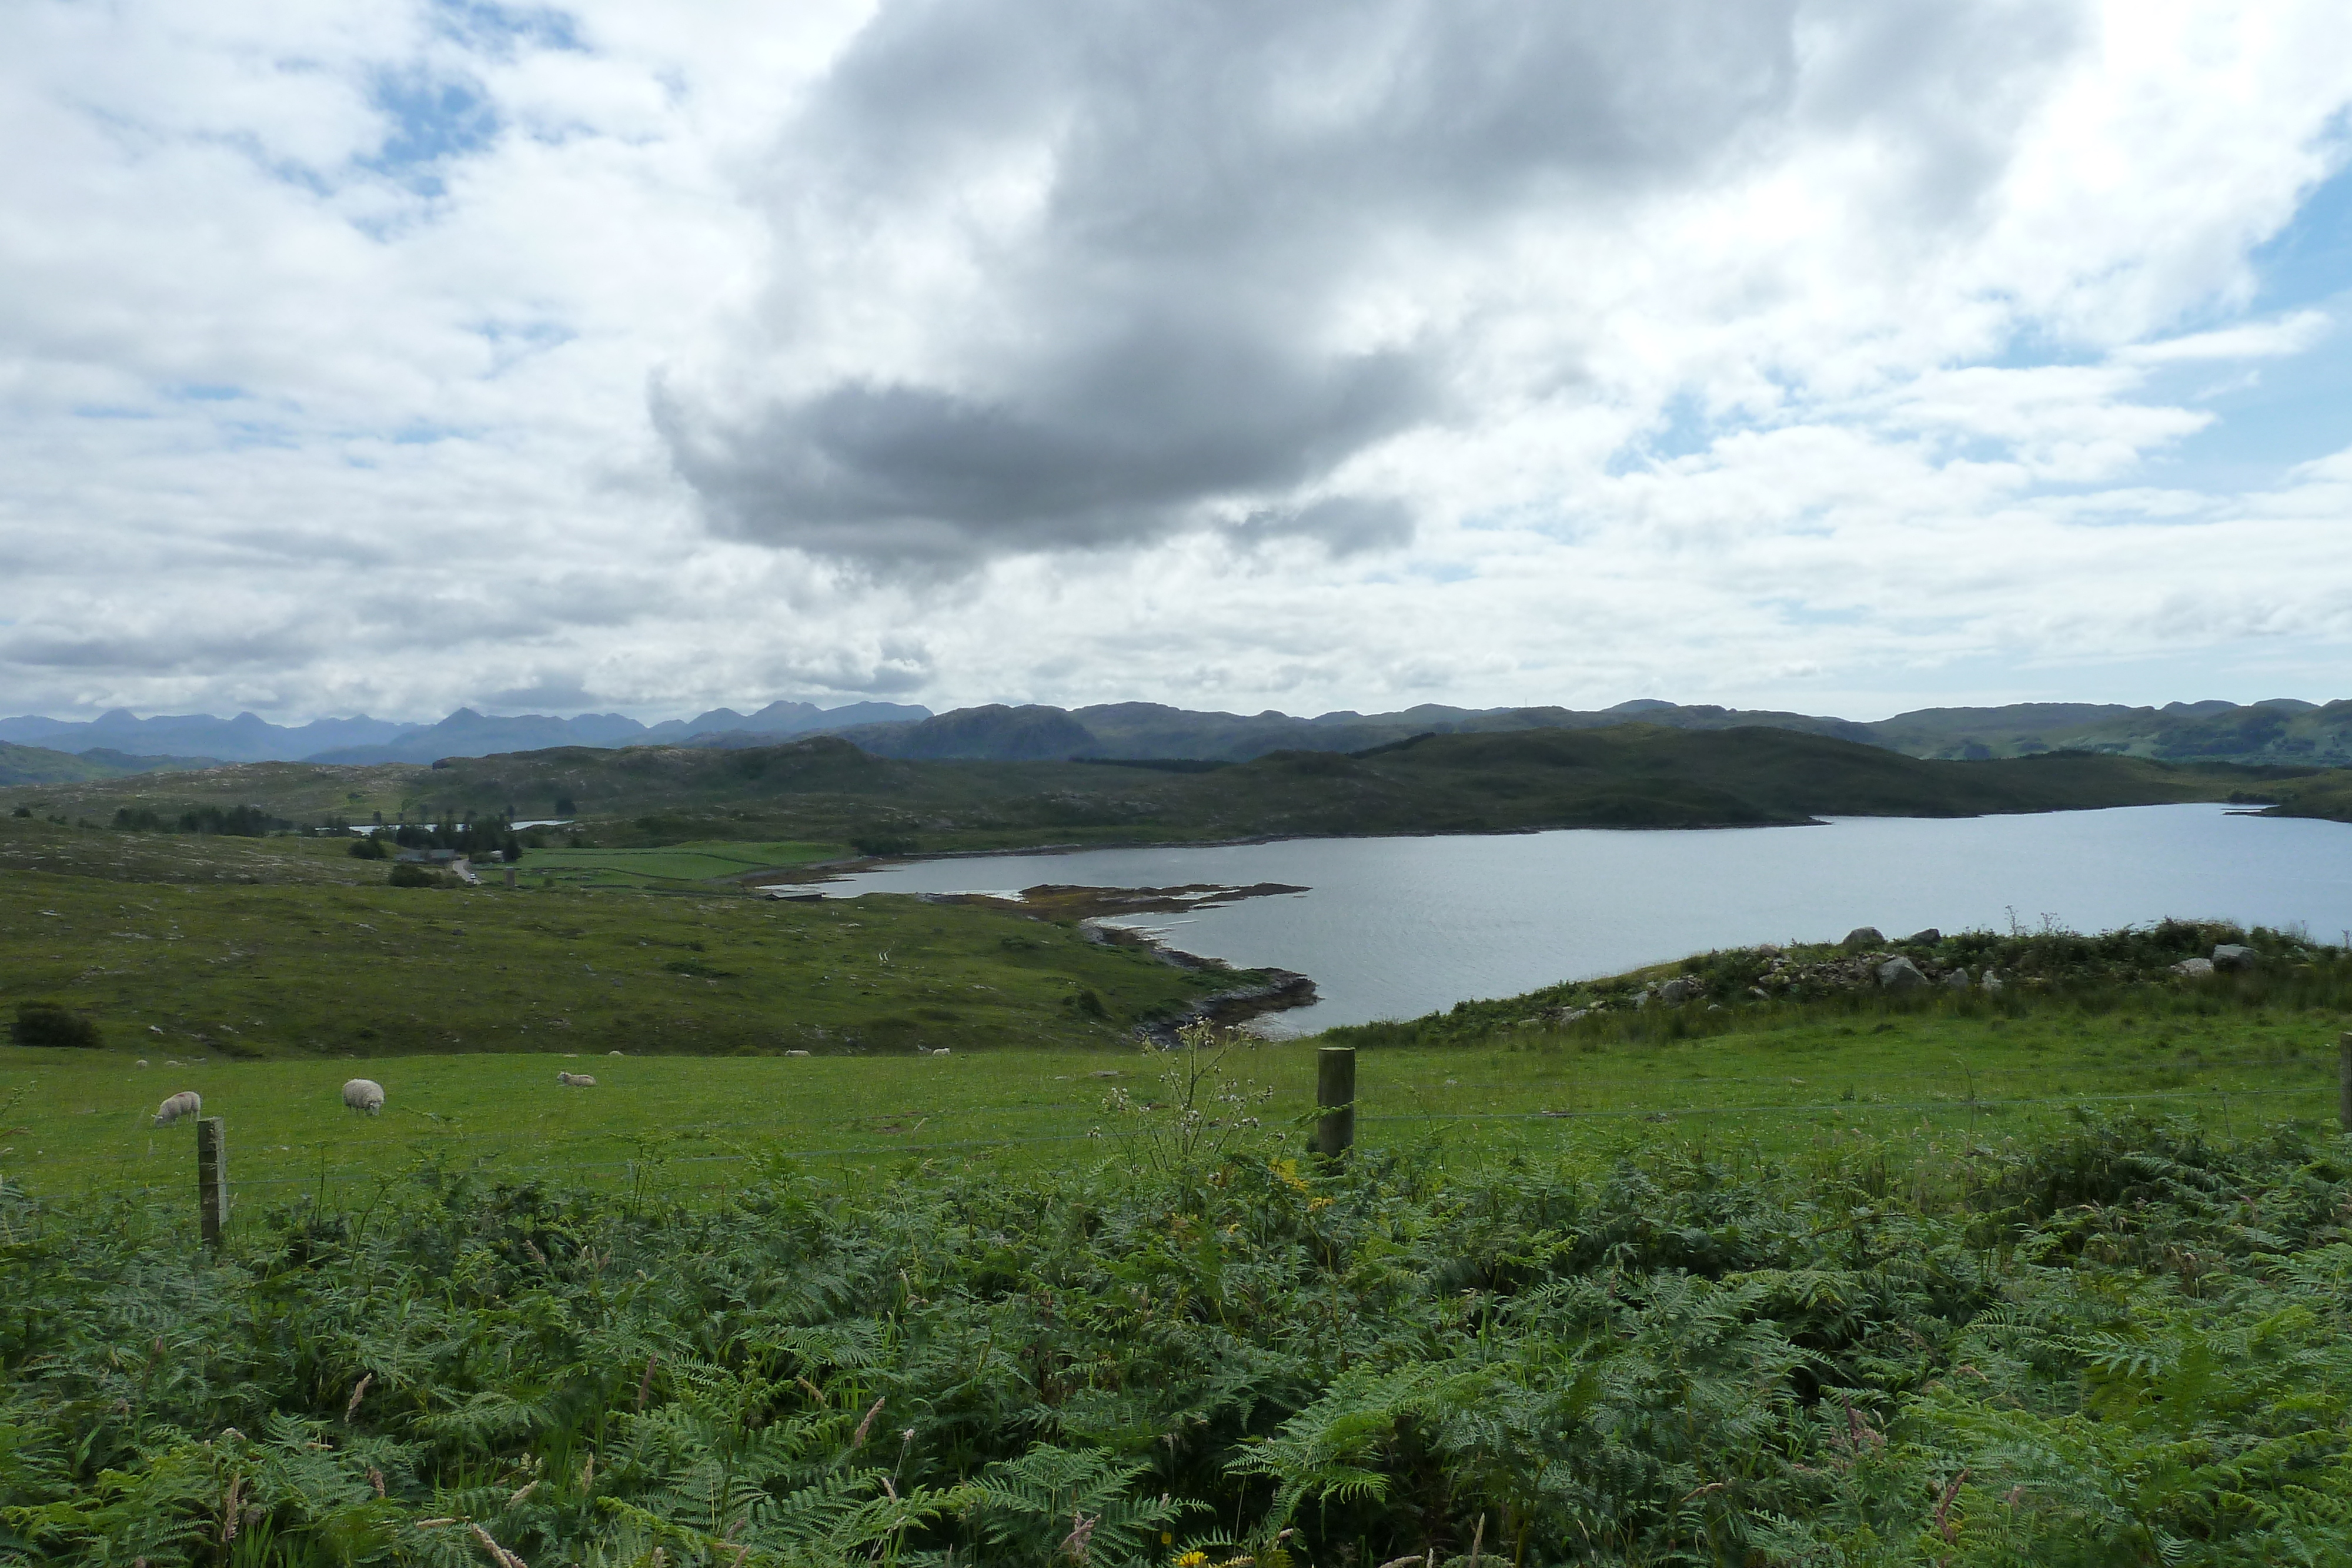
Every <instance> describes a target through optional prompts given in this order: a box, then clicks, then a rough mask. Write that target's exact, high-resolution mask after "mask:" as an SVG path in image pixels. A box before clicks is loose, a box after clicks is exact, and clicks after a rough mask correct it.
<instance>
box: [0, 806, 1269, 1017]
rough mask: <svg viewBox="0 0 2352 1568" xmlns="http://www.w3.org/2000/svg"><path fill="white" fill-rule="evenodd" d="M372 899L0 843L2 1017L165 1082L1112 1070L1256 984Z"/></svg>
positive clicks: (915, 929)
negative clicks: (996, 1060) (99, 1045)
mask: <svg viewBox="0 0 2352 1568" xmlns="http://www.w3.org/2000/svg"><path fill="white" fill-rule="evenodd" d="M384 875H385V871H384V867H383V863H382V862H366V861H359V860H354V859H352V858H351V857H350V856H349V855H348V854H346V853H345V852H343V848H342V842H341V841H336V840H306V839H299V838H272V839H229V838H216V837H206V838H198V837H195V836H193V835H179V834H173V835H156V834H131V833H117V832H112V831H105V830H98V829H78V828H71V827H60V826H58V825H56V824H51V823H46V822H41V821H24V820H20V819H5V818H0V1013H5V1014H13V1013H14V1010H15V1009H16V1007H17V1006H18V1005H19V1004H22V1003H26V1002H33V1001H46V1002H54V1003H58V1004H61V1005H63V1006H65V1007H67V1008H68V1009H72V1010H74V1011H76V1012H79V1013H81V1014H83V1015H85V1016H87V1017H89V1019H93V1020H94V1021H95V1022H96V1023H97V1025H98V1027H99V1028H100V1031H101V1033H102V1035H103V1038H104V1039H105V1040H106V1041H107V1042H108V1043H109V1044H110V1046H111V1047H112V1048H113V1049H114V1050H115V1051H117V1052H118V1053H120V1052H125V1051H127V1052H128V1053H129V1054H130V1055H131V1056H143V1057H147V1058H149V1059H151V1060H152V1061H157V1062H159V1063H160V1062H161V1061H162V1060H163V1058H165V1057H174V1058H179V1059H182V1060H187V1059H191V1058H194V1057H205V1058H208V1059H210V1061H212V1062H215V1063H217V1062H221V1061H227V1060H237V1061H260V1060H269V1059H277V1058H285V1057H325V1058H331V1059H333V1060H335V1061H358V1060H362V1059H365V1060H368V1061H378V1060H381V1059H383V1058H384V1057H387V1056H404V1055H413V1054H417V1053H425V1052H436V1051H448V1052H456V1051H467V1052H471V1051H521V1052H530V1053H541V1054H543V1053H557V1052H563V1051H578V1052H583V1053H590V1054H596V1055H602V1054H603V1053H604V1052H605V1051H613V1050H621V1051H627V1052H629V1053H630V1054H631V1055H633V1056H634V1055H641V1054H652V1053H665V1052H666V1053H688V1054H695V1055H702V1056H714V1055H730V1054H738V1053H761V1054H774V1053H778V1052H781V1051H787V1050H804V1051H814V1052H818V1053H821V1054H822V1053H833V1052H845V1051H850V1052H854V1051H897V1052H901V1053H906V1054H911V1053H912V1051H913V1049H914V1048H915V1047H916V1046H918V1045H921V1046H925V1047H929V1048H934V1049H936V1048H952V1049H956V1050H972V1049H985V1048H993V1047H1004V1046H1029V1047H1038V1046H1049V1047H1057V1048H1078V1049H1097V1050H1101V1049H1112V1050H1116V1049H1120V1048H1122V1047H1123V1046H1124V1044H1125V1043H1126V1042H1127V1041H1129V1040H1130V1039H1131V1038H1132V1030H1134V1028H1135V1026H1136V1025H1137V1024H1139V1023H1140V1022H1145V1021H1149V1020H1151V1019H1162V1018H1166V1017H1168V1016H1171V1014H1174V1013H1177V1012H1179V1011H1181V1010H1182V1009H1185V1008H1186V1007H1188V1006H1190V1005H1192V1003H1193V1002H1194V1001H1195V1000H1197V999H1198V998H1201V997H1202V996H1205V995H1208V994H1210V993H1213V992H1215V991H1219V990H1223V989H1230V988H1233V987H1234V986H1236V985H1239V984H1244V983H1246V980H1245V977H1242V976H1239V975H1236V974H1232V973H1225V972H1221V971H1217V970H1213V969H1207V970H1190V969H1184V968H1180V967H1175V966H1173V965H1171V964H1168V963H1165V962H1162V961H1160V959H1159V958H1157V957H1156V956H1153V955H1151V954H1150V953H1147V952H1144V951H1141V950H1139V949H1138V948H1135V947H1132V946H1114V945H1109V944H1105V943H1099V942H1095V941H1090V940H1088V938H1087V934H1086V933H1085V932H1084V931H1083V930H1081V929H1079V928H1078V927H1077V926H1076V925H1071V924H1056V923H1054V922H1050V921H1040V920H1033V919H1029V918H1026V917H1024V916H1023V915H1018V914H1010V913H1005V912H1003V911H999V910H994V909H990V908H986V907H982V906H977V905H961V904H924V903H922V902H920V901H919V900H915V899H909V898H866V899H861V900H858V901H856V903H855V904H847V903H841V902H826V903H823V904H785V903H778V902H775V901H772V900H769V899H764V898H760V897H755V896H751V895H750V894H746V893H745V892H744V891H743V890H742V889H740V888H739V887H735V886H733V885H731V884H724V883H722V884H717V885H711V884H699V885H698V886H696V888H695V889H694V891H692V892H690V893H688V894H683V895H680V894H672V893H663V892H654V891H645V890H638V889H632V888H625V887H624V888H570V889H565V888H558V889H555V890H547V889H544V888H541V887H538V886H526V887H523V888H520V889H517V890H513V891H509V890H507V889H506V888H504V887H502V886H499V885H497V883H496V880H495V879H493V882H492V884H491V885H487V886H483V887H479V888H454V887H453V888H417V889H409V888H392V887H388V886H386V885H384V882H383V878H384ZM126 1060H127V1058H126Z"/></svg>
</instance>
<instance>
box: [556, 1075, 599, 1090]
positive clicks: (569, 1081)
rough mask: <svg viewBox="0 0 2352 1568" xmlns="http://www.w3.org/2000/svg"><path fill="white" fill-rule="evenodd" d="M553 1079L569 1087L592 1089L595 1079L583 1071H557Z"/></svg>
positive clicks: (594, 1085)
mask: <svg viewBox="0 0 2352 1568" xmlns="http://www.w3.org/2000/svg"><path fill="white" fill-rule="evenodd" d="M555 1081H556V1082H558V1083H561V1084H562V1085H564V1086H565V1087H566V1088H570V1089H593V1088H595V1087H596V1081H595V1080H594V1079H593V1078H591V1077H589V1076H588V1074H586V1073H584V1072H559V1073H557V1074H556V1075H555Z"/></svg>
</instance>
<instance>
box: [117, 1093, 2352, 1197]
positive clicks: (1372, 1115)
mask: <svg viewBox="0 0 2352 1568" xmlns="http://www.w3.org/2000/svg"><path fill="white" fill-rule="evenodd" d="M1942 1081H1946V1080H1945V1079H1944V1078H1943V1077H1941V1076H1940V1075H1937V1074H1925V1073H1915V1074H1882V1075H1876V1076H1874V1077H1872V1078H1867V1079H1855V1080H1849V1081H1846V1082H1849V1083H1850V1084H1851V1083H1862V1082H1877V1083H1891V1082H1942ZM1695 1082H1706V1083H1707V1084H1709V1085H1711V1086H1714V1085H1727V1086H1735V1087H1737V1086H1742V1084H1743V1082H1744V1086H1747V1087H1749V1088H1753V1087H1754V1086H1755V1081H1753V1080H1748V1081H1734V1080H1723V1079H1709V1080H1704V1081H1695ZM1451 1087H1452V1088H1453V1089H1454V1091H1455V1092H1469V1091H1472V1090H1480V1091H1483V1092H1493V1091H1498V1090H1510V1091H1514V1092H1524V1091H1525V1090H1526V1088H1527V1087H1528V1086H1527V1085H1524V1084H1518V1085H1502V1084H1498V1085H1492V1086H1463V1085H1454V1086H1451ZM1393 1093H1394V1092H1393V1091H1391V1093H1390V1094H1388V1095H1383V1096H1379V1097H1373V1098H1370V1099H1368V1100H1367V1102H1366V1103H1364V1104H1362V1105H1361V1106H1360V1108H1359V1111H1358V1114H1357V1116H1356V1124H1357V1126H1358V1127H1359V1128H1360V1129H1363V1130H1366V1131H1370V1132H1373V1133H1375V1134H1377V1133H1378V1132H1379V1131H1380V1130H1381V1129H1389V1130H1393V1131H1397V1132H1404V1131H1407V1130H1409V1129H1412V1128H1416V1127H1421V1128H1431V1129H1438V1130H1444V1129H1450V1128H1455V1127H1480V1128H1497V1129H1503V1128H1508V1129H1525V1130H1530V1131H1532V1130H1535V1129H1538V1128H1543V1129H1547V1130H1549V1129H1558V1130H1559V1132H1562V1133H1565V1132H1567V1131H1569V1130H1570V1129H1571V1128H1573V1127H1575V1126H1577V1125H1579V1124H1582V1125H1586V1126H1601V1125H1625V1124H1635V1123H1661V1124H1677V1123H1682V1122H1685V1121H1689V1120H1702V1121H1707V1122H1710V1123H1716V1124H1719V1123H1723V1122H1733V1121H1737V1120H1739V1119H1743V1118H1780V1119H1791V1118H1807V1119H1818V1118H1822V1117H1836V1118H1838V1119H1839V1122H1838V1125H1837V1129H1836V1130H1840V1131H1851V1130H1860V1128H1859V1125H1858V1124H1865V1123H1879V1124H1883V1123H1884V1122H1885V1120H1886V1119H1887V1118H1888V1117H1891V1116H1899V1117H1905V1118H1908V1117H1910V1116H1912V1115H1915V1114H1916V1115H1923V1116H1941V1117H1946V1118H1952V1117H1957V1116H1960V1115H1965V1116H1967V1117H1968V1118H1969V1121H1970V1122H1971V1124H1974V1123H1976V1122H1979V1121H1980V1120H1981V1119H1982V1118H1983V1117H1984V1116H1986V1115H1988V1114H2003V1113H2012V1112H2016V1111H2020V1110H2032V1109H2037V1108H2042V1109H2058V1110H2065V1111H2079V1110H2084V1109H2090V1108H2116V1107H2133V1108H2137V1107H2140V1106H2172V1107H2181V1106H2187V1105H2190V1104H2201V1105H2203V1106H2208V1107H2213V1108H2216V1109H2218V1110H2219V1111H2220V1112H2221V1113H2222V1115H2223V1116H2224V1117H2225V1118H2226V1117H2228V1116H2230V1115H2231V1113H2232V1110H2233V1107H2234V1105H2235V1104H2236V1103H2240V1102H2252V1103H2256V1104H2260V1105H2265V1106H2268V1105H2276V1104H2277V1103H2281V1102H2292V1101H2303V1102H2306V1103H2310V1105H2311V1108H2312V1113H2311V1114H2309V1115H2306V1116H2304V1117H2299V1118H2296V1119H2298V1120H2316V1119H2319V1118H2320V1117H2322V1116H2326V1114H2327V1113H2328V1111H2330V1110H2332V1109H2333V1106H2332V1102H2333V1101H2334V1099H2335V1097H2336V1084H2334V1083H2332V1082H2324V1081H2322V1080H2320V1079H2318V1078H2317V1076H2316V1075H2315V1076H2314V1079H2313V1081H2312V1082H2309V1083H2306V1084H2300V1085H2291V1086H2280V1087H2246V1086H2242V1085H2206V1086H2203V1087H2197V1088H2179V1089H2160V1090H2141V1091H2115V1092H2095V1093H2066V1094H2039V1095H1973V1096H1971V1095H1967V1094H1961V1093H1944V1094H1937V1095H1935V1096H1932V1097H1928V1098H1916V1099H1908V1100H1899V1101H1892V1100H1884V1099H1861V1098H1854V1099H1845V1098H1840V1099H1834V1100H1822V1099H1813V1100H1804V1101H1776V1100H1761V1099H1747V1100H1742V1101H1739V1102H1737V1103H1658V1102H1656V1101H1652V1102H1651V1103H1644V1104H1629V1105H1612V1106H1606V1107H1592V1108H1587V1109H1580V1110H1576V1109H1551V1108H1541V1107H1538V1108H1517V1109H1488V1110H1462V1111H1445V1110H1384V1109H1380V1108H1378V1106H1379V1103H1380V1100H1381V1099H1382V1098H1392V1097H1393ZM2250 1108H2251V1107H2250ZM1079 1109H1081V1108H1080V1107H1076V1106H1073V1105H1071V1104H1068V1103H1060V1104H1031V1103H1023V1104H1015V1105H997V1106H964V1107H952V1108H950V1107H942V1108H940V1109H939V1110H937V1111H935V1112H929V1113H917V1112H908V1113H902V1114H906V1115H913V1116H917V1117H919V1119H920V1120H922V1121H928V1120H931V1119H939V1120H943V1121H951V1120H954V1119H957V1118H959V1117H971V1116H982V1115H985V1116H992V1117H1004V1116H1023V1115H1068V1114H1071V1113H1073V1112H1076V1111H1077V1110H1079ZM799 1126H801V1127H802V1128H804V1129H814V1128H817V1127H820V1126H821V1127H823V1128H824V1130H825V1131H827V1132H830V1133H832V1134H835V1138H836V1139H837V1134H838V1133H839V1131H840V1124H839V1122H838V1121H835V1122H831V1123H814V1122H807V1123H802V1124H799ZM1929 1130H1930V1131H1933V1129H1929ZM1947 1130H1949V1129H1948V1128H1947ZM792 1131H793V1124H780V1123H777V1122H772V1121H767V1122H740V1123H732V1124H704V1125H702V1126H700V1127H698V1128H697V1129H696V1133H697V1134H698V1136H709V1135H713V1134H741V1135H742V1136H743V1139H744V1141H745V1142H746V1143H750V1142H753V1141H756V1142H757V1143H758V1144H759V1145H761V1146H760V1147H736V1148H729V1149H722V1150H719V1151H714V1152H708V1153H688V1152H686V1151H685V1150H684V1149H683V1148H681V1147H679V1145H678V1144H677V1143H676V1142H674V1141H670V1140H669V1139H667V1138H656V1137H649V1136H647V1135H646V1134H625V1133H614V1132H600V1133H594V1134H574V1135H572V1136H570V1137H566V1138H562V1139H555V1140H551V1139H548V1138H520V1137H516V1136H514V1135H512V1134H495V1133H460V1132H452V1133H446V1134H437V1133H436V1134H428V1135H426V1136H425V1137H423V1138H420V1139H416V1140H413V1141H411V1142H409V1143H408V1144H407V1145H405V1149H406V1153H407V1154H408V1155H409V1158H408V1159H407V1160H405V1161H404V1162H403V1161H400V1160H397V1159H394V1160H392V1161H378V1162H376V1163H373V1164H366V1165H357V1164H338V1165H320V1166H313V1167H312V1168H310V1169H309V1170H307V1171H302V1172H299V1174H284V1175H275V1174H273V1175H268V1176H242V1177H241V1176H236V1175H235V1174H234V1173H235V1171H236V1166H237V1155H236V1150H235V1148H234V1146H232V1150H231V1155H230V1171H231V1173H232V1174H231V1176H230V1178H229V1186H230V1187H231V1189H232V1190H233V1191H235V1192H242V1193H247V1194H251V1193H255V1192H257V1191H260V1192H267V1191H278V1192H284V1191H288V1190H289V1189H290V1190H300V1189H309V1190H311V1191H314V1192H317V1193H319V1194H320V1196H321V1197H322V1198H323V1197H325V1196H327V1195H328V1194H330V1193H348V1192H349V1191H350V1190H352V1188H354V1187H358V1188H368V1187H383V1186H389V1185H392V1184H396V1183H399V1182H401V1181H403V1180H404V1179H408V1178H410V1177H412V1176H415V1175H416V1174H417V1173H418V1172H420V1171H421V1170H423V1169H424V1168H425V1167H426V1166H437V1167H438V1168H439V1169H441V1170H442V1171H444V1172H445V1173H452V1174H454V1173H457V1172H465V1171H473V1172H478V1173H482V1174H487V1175H490V1176H497V1177H500V1178H503V1179H509V1180H528V1179H540V1180H544V1179H555V1178H567V1177H568V1178H575V1179H576V1178H593V1177H594V1176H599V1175H609V1174H611V1173H623V1174H624V1175H625V1176H628V1177H630V1178H632V1179H635V1178H638V1177H645V1178H648V1179H659V1180H662V1181H665V1182H670V1181H674V1180H675V1178H676V1177H677V1176H680V1175H684V1174H688V1173H690V1172H694V1171H698V1170H703V1169H709V1168H712V1167H722V1166H753V1165H756V1164H760V1163H773V1162H778V1161H782V1162H788V1163H790V1164H793V1165H802V1164H814V1165H823V1164H826V1163H829V1162H839V1163H843V1164H848V1165H856V1166H877V1165H880V1166H896V1165H905V1164H908V1163H910V1162H913V1163H919V1162H922V1161H926V1160H936V1159H940V1158H944V1157H949V1156H954V1155H982V1156H987V1155H994V1154H997V1153H1003V1152H1017V1151H1023V1150H1038V1149H1044V1148H1046V1147H1049V1146H1053V1145H1097V1146H1099V1147H1102V1148H1103V1149H1104V1150H1105V1152H1106V1154H1107V1155H1108V1154H1110V1153H1112V1152H1115V1151H1116V1149H1117V1148H1118V1145H1120V1144H1121V1142H1122V1141H1123V1140H1125V1139H1128V1138H1130V1137H1133V1136H1135V1135H1136V1134H1135V1132H1134V1130H1132V1129H1129V1128H1120V1127H1116V1126H1114V1127H1103V1126H1097V1125H1089V1126H1087V1127H1085V1128H1083V1129H1078V1130H1070V1131H1059V1132H1052V1133H1038V1134H1024V1135H1018V1136H1002V1135H998V1136H985V1137H968V1138H932V1139H928V1140H921V1141H916V1140H910V1139H899V1138H891V1139H889V1140H888V1141H872V1142H862V1143H841V1142H838V1141H828V1142H802V1141H800V1140H798V1139H795V1138H793V1137H790V1136H788V1135H786V1134H789V1133H791V1132H792ZM870 1136H872V1137H874V1138H876V1139H877V1140H880V1139H881V1138H882V1137H883V1134H870ZM1371 1141H1372V1142H1373V1143H1375V1144H1379V1145H1391V1143H1392V1141H1391V1140H1389V1139H1384V1138H1380V1137H1378V1136H1377V1135H1376V1136H1375V1137H1374V1138H1373V1139H1372V1140H1371ZM616 1143H618V1144H635V1145H638V1147H637V1149H636V1151H635V1153H634V1154H631V1155H625V1156H621V1157H614V1158H604V1159H595V1158H590V1159H566V1158H562V1157H561V1153H562V1148H563V1145H571V1146H572V1147H574V1148H581V1147H583V1146H584V1145H590V1144H600V1145H613V1144H616ZM1301 1143H1302V1146H1303V1144H1304V1138H1303V1135H1302V1138H1301ZM484 1145H488V1147H487V1148H485V1147H484ZM323 1152H324V1147H323V1145H308V1146H306V1147H302V1148H289V1146H288V1145H273V1146H272V1155H273V1157H272V1161H271V1163H272V1164H273V1165H274V1166H277V1167H278V1168H280V1169H283V1168H284V1167H286V1166H290V1165H292V1164H294V1163H295V1162H296V1161H298V1160H301V1159H305V1158H309V1157H310V1156H311V1155H322V1154H323ZM598 1152H603V1151H601V1150H600V1151H598ZM452 1155H454V1156H456V1159H455V1160H453V1159H452V1158H450V1156H452ZM509 1155H521V1156H523V1157H521V1158H517V1159H509V1158H508V1157H506V1156H509ZM551 1155H555V1156H556V1157H550V1156H551ZM289 1156H290V1157H289ZM160 1157H164V1156H159V1158H160ZM143 1163H144V1162H142V1164H143ZM146 1174H147V1173H146V1172H145V1171H142V1172H140V1173H139V1175H141V1176H145V1175H146ZM189 1174H190V1175H192V1176H193V1175H194V1170H193V1168H191V1170H190V1172H189ZM699 1185H702V1186H709V1187H719V1186H732V1185H735V1184H734V1183H732V1182H709V1183H704V1184H699ZM97 1186H100V1187H102V1189H103V1191H104V1192H106V1193H107V1194H110V1195H119V1196H127V1197H183V1196H185V1195H186V1194H187V1192H188V1184H186V1183H184V1182H182V1181H177V1180H173V1181H170V1182H156V1181H140V1180H135V1179H133V1180H128V1181H122V1182H106V1183H100V1184H97Z"/></svg>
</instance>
